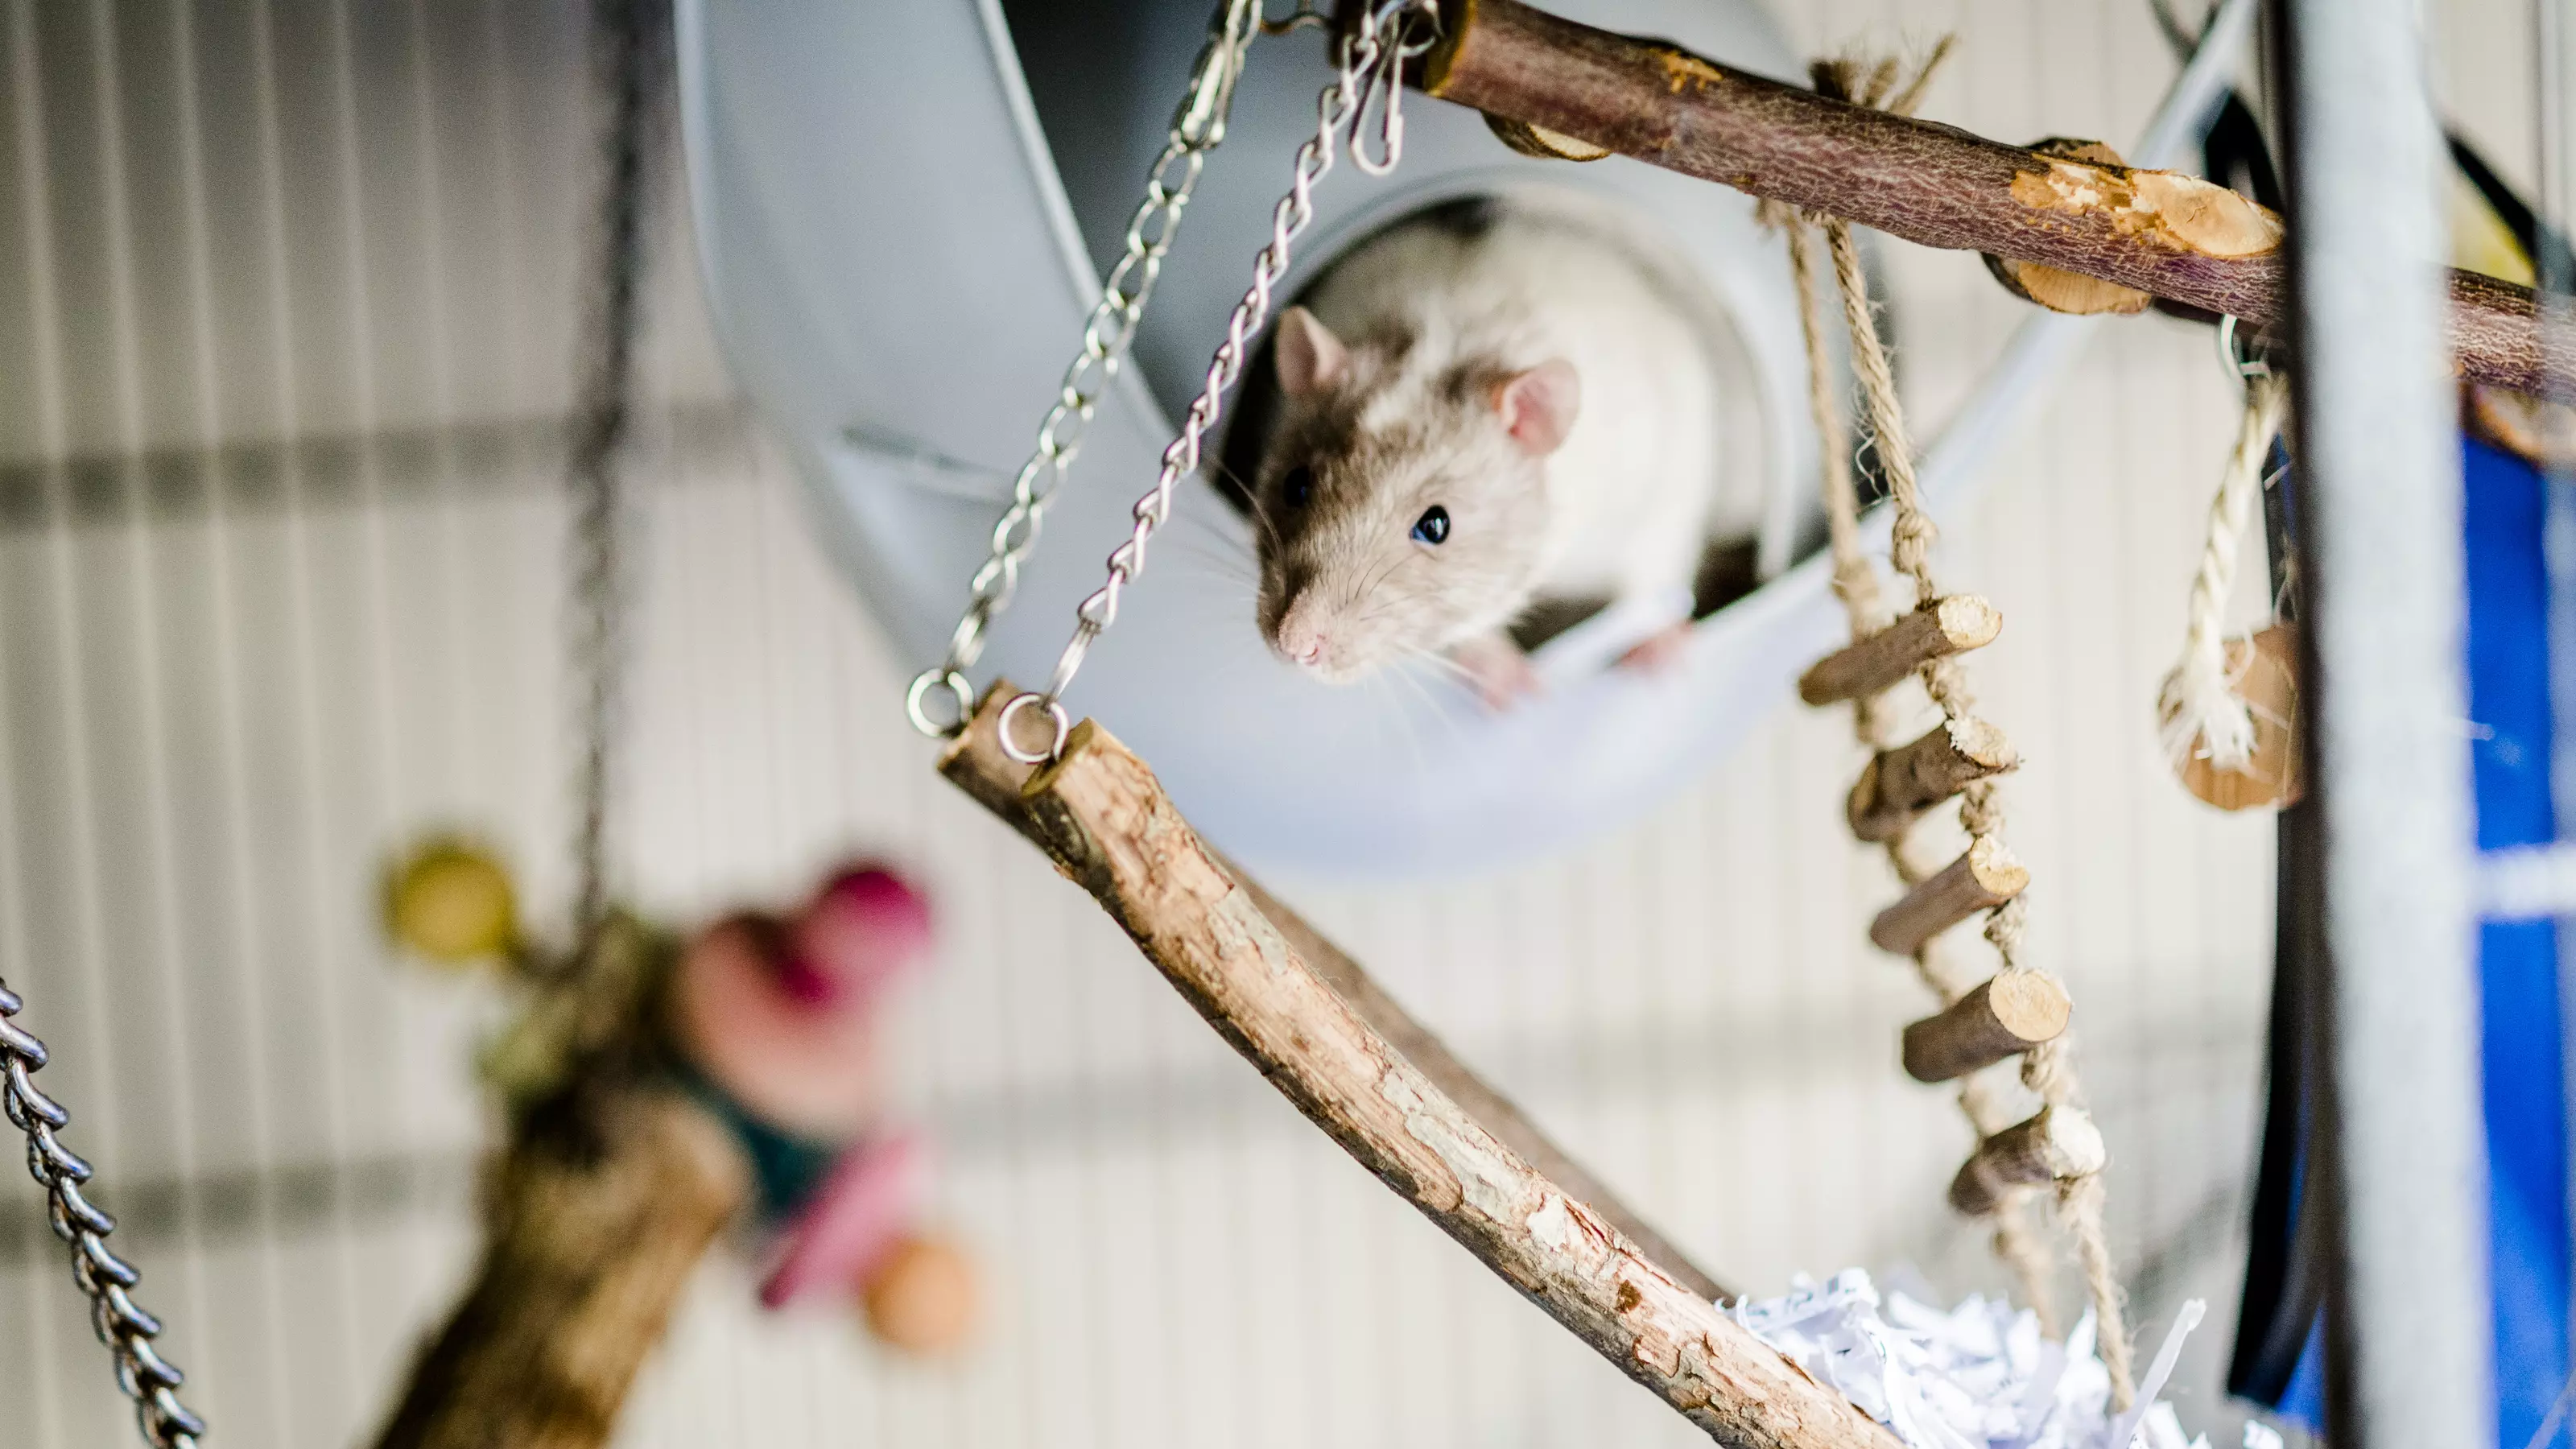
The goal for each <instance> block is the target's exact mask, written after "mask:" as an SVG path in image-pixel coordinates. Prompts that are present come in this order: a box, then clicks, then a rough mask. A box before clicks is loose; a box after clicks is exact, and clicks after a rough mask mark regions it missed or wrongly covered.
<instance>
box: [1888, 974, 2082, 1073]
mask: <svg viewBox="0 0 2576 1449" xmlns="http://www.w3.org/2000/svg"><path fill="white" fill-rule="evenodd" d="M2074 1010H2075V1007H2074V1003H2072V1002H2070V1001H2068V1000H2067V998H2066V988H2065V987H2064V986H2061V985H2059V984H2058V982H2057V979H2056V978H2055V977H2052V976H2049V975H2047V974H2046V973H2044V972H2039V971H2008V972H2004V973H2002V974H2000V975H1996V976H1992V977H1989V978H1987V979H1986V980H1984V981H1981V982H1979V983H1977V986H1976V989H1975V990H1973V991H1970V992H1969V993H1968V994H1967V995H1965V996H1962V997H1960V998H1959V999H1958V1001H1957V1002H1955V1003H1954V1004H1952V1005H1951V1007H1950V1008H1949V1009H1948V1010H1946V1011H1944V1012H1942V1013H1941V1014H1940V1015H1938V1016H1927V1017H1925V1018H1924V1019H1923V1020H1921V1021H1918V1022H1915V1023H1914V1024H1913V1025H1911V1026H1908V1027H1907V1028H1906V1029H1905V1074H1906V1075H1907V1076H1909V1077H1912V1078H1913V1079H1914V1080H1916V1081H1918V1082H1947V1081H1951V1080H1954V1079H1956V1078H1959V1077H1964V1076H1966V1075H1967V1074H1968V1073H1970V1072H1973V1071H1975V1070H1977V1069H1978V1068H1979V1067H1985V1066H1991V1065H1993V1064H1994V1063H1996V1062H1999V1061H2002V1060H2003V1059H2004V1058H2006V1057H2013V1056H2019V1055H2021V1054H2022V1053H2023V1052H2026V1051H2028V1050H2030V1049H2031V1048H2032V1047H2035V1046H2037V1045H2039V1044H2040V1043H2041V1042H2044V1041H2055V1040H2056V1039H2057V1037H2058V1034H2059V1033H2060V1032H2063V1031H2065V1030H2066V1021H2067V1018H2068V1017H2069V1016H2071V1015H2072V1014H2073V1013H2074Z"/></svg>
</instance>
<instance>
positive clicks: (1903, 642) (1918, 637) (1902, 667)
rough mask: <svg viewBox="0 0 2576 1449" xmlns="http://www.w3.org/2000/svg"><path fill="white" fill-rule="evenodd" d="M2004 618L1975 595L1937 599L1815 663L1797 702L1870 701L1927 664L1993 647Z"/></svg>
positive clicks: (1804, 676)
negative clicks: (1989, 646) (1929, 605)
mask: <svg viewBox="0 0 2576 1449" xmlns="http://www.w3.org/2000/svg"><path fill="white" fill-rule="evenodd" d="M2003 627H2004V616H2003V615H2002V614H2001V613H2000V612H1998V611H1997V610H1996V608H1995V606H1994V605H1992V604H1989V603H1987V602H1986V601H1985V600H1983V599H1980V598H1978V597H1977V596H1976V595H1974V594H1953V595H1951V596H1950V597H1948V598H1946V599H1935V600H1933V602H1932V607H1930V608H1928V609H1916V610H1915V611H1914V612H1912V613H1910V614H1907V615H1906V616H1905V617H1903V618H1901V619H1899V620H1897V621H1896V622H1895V623H1893V624H1891V625H1889V626H1888V627H1886V628H1884V629H1881V630H1879V631H1878V632H1877V633H1875V634H1872V635H1870V636H1868V637H1867V638H1864V639H1855V640H1853V641H1852V642H1851V643H1849V644H1846V645H1844V646H1843V647H1842V648H1840V649H1837V650H1835V651H1834V652H1833V653H1831V654H1828V655H1826V656H1825V657H1824V658H1822V659H1819V660H1817V661H1816V662H1815V664H1814V665H1812V666H1811V667H1809V669H1808V670H1807V672H1806V673H1804V674H1802V675H1800V676H1798V698H1800V699H1802V700H1805V701H1806V702H1807V703H1808V704H1811V705H1826V704H1841V703H1844V702H1845V701H1847V700H1854V699H1869V698H1871V697H1873V696H1875V695H1877V694H1879V693H1881V692H1883V691H1885V690H1888V689H1892V688H1894V687H1895V686H1896V685H1898V684H1901V683H1903V682H1904V681H1905V680H1906V679H1907V678H1908V677H1909V676H1911V675H1912V674H1913V673H1914V672H1915V671H1916V670H1919V669H1921V668H1922V667H1923V666H1924V664H1925V663H1926V662H1928V661H1930V660H1934V659H1939V658H1942V657H1943V656H1945V655H1951V654H1965V653H1966V652H1968V651H1969V650H1971V649H1982V648H1984V647H1985V646H1987V645H1989V644H1992V643H1993V642H1995V636H1996V635H1997V634H2000V633H2002V632H2003Z"/></svg>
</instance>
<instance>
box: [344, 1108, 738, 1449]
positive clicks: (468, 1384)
mask: <svg viewBox="0 0 2576 1449" xmlns="http://www.w3.org/2000/svg"><path fill="white" fill-rule="evenodd" d="M486 1195H487V1199H488V1207H487V1216H488V1217H489V1219H490V1222H489V1241H488V1242H487V1244H486V1245H485V1248H484V1253H483V1261H482V1263H481V1265H480V1266H479V1267H478V1268H477V1269H476V1271H475V1275H474V1279H473V1282H472V1283H471V1284H470V1285H469V1286H468V1288H467V1289H466V1293H465V1296H464V1299H463V1300H462V1301H461V1302H459V1303H458V1304H457V1306H456V1310H455V1312H454V1313H453V1314H452V1315H451V1316H450V1317H449V1318H448V1320H447V1323H446V1326H445V1327H444V1328H443V1329H441V1330H440V1332H439V1334H438V1335H437V1337H435V1338H433V1339H431V1340H430V1341H429V1343H428V1344H427V1345H426V1346H425V1347H424V1348H423V1349H422V1350H421V1354H420V1358H419V1360H418V1361H417V1362H416V1363H415V1364H414V1365H413V1367H412V1372H411V1378H410V1380H409V1382H408V1383H407V1384H406V1385H405V1387H404V1390H403V1395H402V1398H401V1399H400V1401H399V1402H398V1403H397V1404H396V1406H395V1409H394V1412H393V1416H392V1418H391V1420H390V1421H389V1422H388V1423H387V1424H386V1425H385V1428H384V1430H383V1432H382V1433H381V1434H380V1435H378V1437H377V1439H376V1446H377V1449H490V1446H493V1445H509V1446H511V1449H598V1446H600V1445H604V1444H606V1443H607V1442H608V1441H609V1437H610V1435H611V1433H612V1432H613V1431H614V1430H615V1428H616V1426H617V1415H618V1410H619V1409H620V1408H621V1407H622V1406H623V1405H624V1403H625V1400H626V1393H627V1389H628V1388H629V1387H630V1386H631V1385H632V1384H633V1383H634V1380H635V1373H636V1370H637V1369H638V1368H640V1367H642V1365H643V1363H644V1360H645V1358H646V1357H647V1356H648V1355H650V1354H651V1352H652V1351H653V1347H654V1345H656V1344H658V1343H660V1342H661V1340H662V1334H663V1330H664V1329H665V1327H666V1326H667V1325H668V1324H669V1322H670V1318H671V1312H672V1310H673V1308H675V1307H676V1306H677V1305H678V1303H679V1301H680V1295H681V1292H682V1291H683V1290H684V1289H686V1288H687V1287H688V1285H689V1282H690V1279H691V1278H692V1277H693V1276H694V1275H695V1273H696V1270H697V1266H698V1260H699V1259H700V1258H702V1257H704V1256H705V1254H706V1251H707V1248H708V1247H709V1246H710V1245H711V1244H713V1243H714V1241H715V1239H716V1235H717V1234H718V1233H719V1232H721V1231H722V1230H723V1228H724V1226H725V1224H726V1223H727V1222H729V1221H731V1220H732V1218H733V1216H734V1214H735V1213H736V1212H737V1211H739V1210H740V1208H741V1207H742V1205H743V1204H744V1203H745V1202H746V1201H747V1200H748V1199H749V1198H750V1195H751V1168H750V1164H749V1163H747V1162H745V1161H744V1160H743V1156H742V1153H741V1151H740V1150H739V1149H738V1148H736V1147H735V1146H734V1145H733V1139H732V1138H731V1136H730V1135H728V1134H727V1132H726V1130H725V1128H724V1126H723V1124H722V1123H719V1122H717V1121H716V1120H715V1119H714V1118H713V1117H711V1116H709V1115H708V1114H707V1113H706V1111H705V1110H704V1109H702V1108H700V1107H699V1106H697V1105H696V1104H695V1103H693V1102H691V1101H689V1100H688V1099H687V1098H686V1097H684V1096H682V1095H681V1094H680V1093H679V1092H677V1091H673V1090H668V1089H664V1088H659V1087H652V1086H644V1085H605V1086H603V1087H601V1088H600V1090H599V1091H597V1092H595V1093H582V1094H574V1095H571V1096H569V1097H567V1098H566V1099H565V1100H563V1101H561V1102H559V1103H557V1104H554V1105H552V1106H549V1107H545V1108H540V1109H538V1110H537V1111H535V1112H532V1113H530V1114H529V1120H527V1121H525V1122H522V1123H520V1124H519V1126H518V1128H517V1129H516V1131H515V1133H514V1136H513V1138H512V1141H511V1143H510V1147H509V1150H508V1151H507V1152H506V1153H505V1154H504V1155H503V1157H502V1158H501V1160H500V1161H499V1163H498V1164H496V1166H495V1168H494V1176H493V1179H492V1181H491V1183H490V1184H489V1185H488V1186H487V1188H486Z"/></svg>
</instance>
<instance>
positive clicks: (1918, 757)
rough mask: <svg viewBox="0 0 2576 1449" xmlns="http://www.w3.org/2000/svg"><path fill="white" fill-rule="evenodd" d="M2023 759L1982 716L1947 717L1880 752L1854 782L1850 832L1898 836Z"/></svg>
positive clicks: (1877, 838)
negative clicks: (1938, 807) (1943, 804)
mask: <svg viewBox="0 0 2576 1449" xmlns="http://www.w3.org/2000/svg"><path fill="white" fill-rule="evenodd" d="M2020 763H2021V759H2020V757H2019V756H2017V755H2015V754H2014V753H2013V748H2012V742H2011V741H2009V740H2006V739H2005V738H2004V735H2003V731H2001V730H1999V729H1996V728H1995V727H1994V726H1993V725H1990V724H1987V723H1986V722H1985V721H1983V720H1973V719H1963V720H1947V721H1944V722H1942V723H1940V724H1937V725H1934V726H1933V727H1932V728H1931V729H1930V730H1928V731H1926V732H1925V733H1924V734H1923V736H1922V737H1921V738H1919V739H1915V740H1912V741H1909V742H1908V743H1905V744H1901V745H1898V746H1897V747H1896V748H1894V749H1892V750H1881V751H1879V752H1878V754H1877V755H1875V756H1873V757H1872V758H1871V760H1870V762H1869V763H1868V764H1867V765H1866V766H1864V767H1863V768H1862V770H1861V772H1860V779H1859V781H1858V782H1857V783H1855V784H1854V785H1853V786H1852V791H1851V799H1850V801H1849V802H1848V804H1847V806H1846V809H1845V814H1846V815H1847V816H1848V817H1849V818H1850V821H1851V829H1852V834H1854V835H1857V836H1859V837H1860V838H1861V839H1863V840H1867V841H1874V842H1875V841H1887V840H1894V839H1895V838H1896V837H1897V836H1899V835H1902V834H1904V833H1905V827H1907V826H1908V825H1911V824H1913V823H1914V817H1916V816H1918V815H1920V814H1922V813H1923V812H1924V811H1926V810H1929V809H1931V808H1932V807H1933V806H1935V805H1938V804H1940V803H1941V802H1942V801H1944V800H1947V799H1949V798H1950V797H1951V796H1953V795H1956V794H1958V793H1959V792H1960V791H1961V790H1963V789H1965V788H1967V786H1968V784H1969V782H1970V781H1973V780H1982V779H1984V778H1986V777H1987V776H1989V775H2000V774H2002V773H2004V772H2005V771H2007V770H2010V769H2012V768H2014V767H2015V766H2017V765H2019V764H2020Z"/></svg>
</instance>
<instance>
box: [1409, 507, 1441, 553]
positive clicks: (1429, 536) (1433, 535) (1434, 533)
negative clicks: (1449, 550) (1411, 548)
mask: <svg viewBox="0 0 2576 1449" xmlns="http://www.w3.org/2000/svg"><path fill="white" fill-rule="evenodd" d="M1448 538H1449V510H1448V509H1446V508H1443V507H1441V506H1440V505H1439V504H1437V503H1434V504H1432V505H1431V506H1430V507H1429V508H1427V509H1425V510H1423V514H1422V516H1421V517H1420V518H1417V519H1415V520H1413V541H1414V542H1415V543H1445V542H1447V541H1448Z"/></svg>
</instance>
